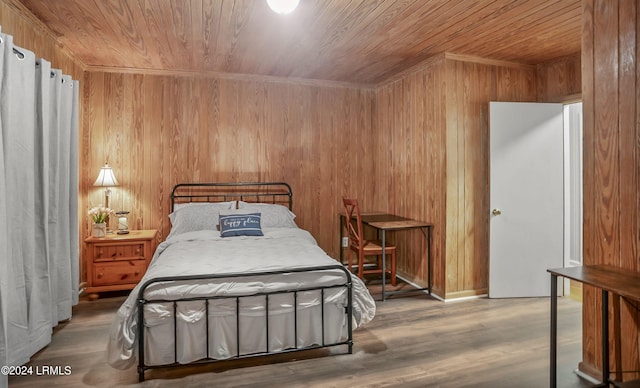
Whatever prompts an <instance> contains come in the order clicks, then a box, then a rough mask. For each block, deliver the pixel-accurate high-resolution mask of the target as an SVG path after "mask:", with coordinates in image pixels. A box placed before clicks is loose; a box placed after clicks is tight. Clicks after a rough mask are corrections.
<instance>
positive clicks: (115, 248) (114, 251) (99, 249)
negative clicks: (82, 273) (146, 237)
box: [93, 243, 144, 262]
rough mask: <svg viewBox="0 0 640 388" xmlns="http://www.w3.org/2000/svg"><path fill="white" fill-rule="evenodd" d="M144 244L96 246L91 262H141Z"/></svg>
mask: <svg viewBox="0 0 640 388" xmlns="http://www.w3.org/2000/svg"><path fill="white" fill-rule="evenodd" d="M143 259H144V243H134V244H122V245H113V244H104V245H103V244H96V245H95V247H94V248H93V261H94V262H102V261H118V260H143Z"/></svg>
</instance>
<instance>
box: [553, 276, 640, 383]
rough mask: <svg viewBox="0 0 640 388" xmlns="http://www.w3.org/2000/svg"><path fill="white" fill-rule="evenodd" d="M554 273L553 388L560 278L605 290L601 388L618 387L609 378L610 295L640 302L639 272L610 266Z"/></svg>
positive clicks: (603, 294) (602, 312)
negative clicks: (612, 385) (611, 384)
mask: <svg viewBox="0 0 640 388" xmlns="http://www.w3.org/2000/svg"><path fill="white" fill-rule="evenodd" d="M547 272H549V273H550V274H551V346H550V348H551V365H550V367H551V369H550V375H551V376H550V377H551V381H550V386H551V387H556V373H557V371H556V356H557V329H558V328H557V325H558V298H557V295H558V276H561V277H564V278H567V279H572V280H575V281H578V282H581V283H583V284H588V285H590V286H593V287H596V288H599V289H601V290H602V310H601V315H602V316H601V318H602V344H601V346H602V379H601V383H600V384H599V385H598V386H599V387H608V386H609V384H610V383H613V384H615V382H614V381H611V379H610V377H609V372H610V371H609V292H611V293H612V294H614V295H617V296H624V297H627V298H631V299H635V300H640V273H638V272H633V271H629V270H624V269H622V268H618V267H613V266H610V265H585V266H582V267H569V268H559V269H548V270H547Z"/></svg>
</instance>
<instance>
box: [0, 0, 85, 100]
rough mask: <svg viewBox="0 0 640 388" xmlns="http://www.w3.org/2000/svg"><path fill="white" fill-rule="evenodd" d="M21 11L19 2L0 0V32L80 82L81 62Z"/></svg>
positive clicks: (22, 9) (21, 7)
mask: <svg viewBox="0 0 640 388" xmlns="http://www.w3.org/2000/svg"><path fill="white" fill-rule="evenodd" d="M21 11H22V12H24V7H23V6H21V4H19V3H18V4H15V2H14V1H11V0H2V1H0V26H1V27H2V31H1V32H3V33H5V34H9V35H12V36H13V43H14V44H15V45H18V46H20V47H23V48H25V49H27V50H30V51H32V52H34V53H35V54H36V57H38V58H44V59H46V60H47V61H49V62H51V66H52V67H53V68H55V69H60V70H62V72H63V73H64V74H68V75H70V76H72V77H73V79H75V80H80V82H82V78H83V76H84V68H83V64H82V62H80V61H79V60H77V59H76V58H74V57H73V55H72V54H71V53H68V52H66V51H65V50H62V49H61V48H60V46H59V45H58V43H57V42H56V39H55V37H54V36H53V35H52V34H50V33H49V32H48V31H47V30H46V29H44V28H42V27H41V26H40V25H38V24H36V23H34V22H33V20H32V19H31V18H29V17H27V16H26V15H25V14H24V13H22V12H21ZM81 104H82V102H81Z"/></svg>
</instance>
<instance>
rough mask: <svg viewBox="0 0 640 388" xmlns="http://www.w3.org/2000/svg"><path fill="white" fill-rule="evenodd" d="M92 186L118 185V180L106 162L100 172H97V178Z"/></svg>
mask: <svg viewBox="0 0 640 388" xmlns="http://www.w3.org/2000/svg"><path fill="white" fill-rule="evenodd" d="M93 185H94V186H101V187H111V186H118V180H117V179H116V176H115V175H113V170H112V169H111V167H109V165H108V164H107V163H105V164H104V166H103V167H102V168H101V169H100V174H98V179H96V181H95V182H94V184H93Z"/></svg>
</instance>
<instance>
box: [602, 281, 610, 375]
mask: <svg viewBox="0 0 640 388" xmlns="http://www.w3.org/2000/svg"><path fill="white" fill-rule="evenodd" d="M602 386H604V387H607V386H609V291H607V290H602Z"/></svg>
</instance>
